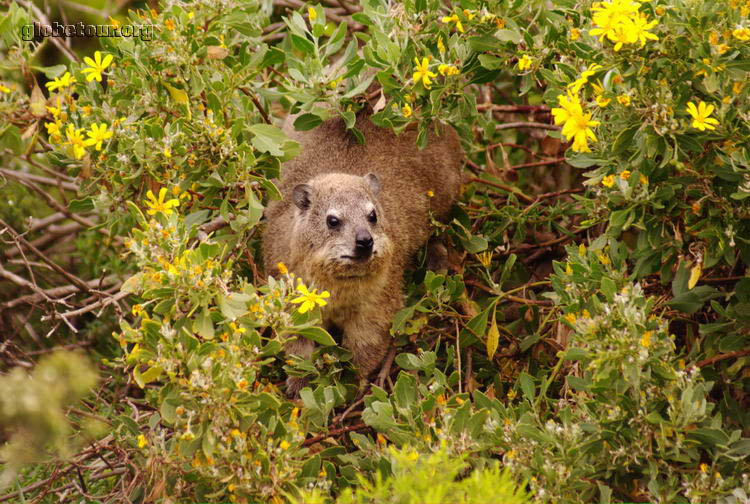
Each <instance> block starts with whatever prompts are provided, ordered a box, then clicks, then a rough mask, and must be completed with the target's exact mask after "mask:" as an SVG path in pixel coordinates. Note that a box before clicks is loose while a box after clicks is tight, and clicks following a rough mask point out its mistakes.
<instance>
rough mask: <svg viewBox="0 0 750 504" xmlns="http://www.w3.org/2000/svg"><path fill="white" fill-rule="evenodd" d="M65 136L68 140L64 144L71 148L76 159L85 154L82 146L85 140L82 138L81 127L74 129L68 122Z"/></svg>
mask: <svg viewBox="0 0 750 504" xmlns="http://www.w3.org/2000/svg"><path fill="white" fill-rule="evenodd" d="M65 136H66V137H67V139H68V141H67V142H65V144H66V145H70V147H71V149H72V150H73V156H74V157H75V158H76V159H81V158H82V157H83V156H84V155H85V154H86V148H85V147H84V145H85V142H84V140H83V129H75V127H74V126H73V125H72V124H68V128H67V129H66V130H65Z"/></svg>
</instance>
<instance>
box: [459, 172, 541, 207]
mask: <svg viewBox="0 0 750 504" xmlns="http://www.w3.org/2000/svg"><path fill="white" fill-rule="evenodd" d="M469 182H476V183H478V184H485V185H488V186H492V187H497V188H498V189H502V190H503V191H508V192H509V193H513V194H515V195H516V196H518V197H519V198H521V199H522V200H524V201H525V202H526V203H533V202H534V198H532V197H531V196H527V195H525V194H524V193H523V192H521V190H520V189H519V188H517V187H512V186H509V185H505V184H500V183H499V182H491V181H489V180H484V179H481V178H478V177H474V178H472V179H470V180H469Z"/></svg>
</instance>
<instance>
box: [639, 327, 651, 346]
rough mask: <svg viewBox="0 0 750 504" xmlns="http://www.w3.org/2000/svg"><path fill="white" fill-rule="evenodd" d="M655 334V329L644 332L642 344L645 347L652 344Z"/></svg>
mask: <svg viewBox="0 0 750 504" xmlns="http://www.w3.org/2000/svg"><path fill="white" fill-rule="evenodd" d="M652 334H653V331H646V332H645V333H643V336H642V337H641V346H642V347H644V348H648V347H649V346H650V345H651V335H652Z"/></svg>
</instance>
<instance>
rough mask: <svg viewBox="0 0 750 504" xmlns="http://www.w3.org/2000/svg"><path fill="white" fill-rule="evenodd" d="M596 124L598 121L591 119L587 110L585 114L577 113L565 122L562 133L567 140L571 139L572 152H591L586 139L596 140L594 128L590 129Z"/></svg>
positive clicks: (597, 124)
mask: <svg viewBox="0 0 750 504" xmlns="http://www.w3.org/2000/svg"><path fill="white" fill-rule="evenodd" d="M596 126H599V121H592V120H591V113H590V112H589V113H587V114H586V115H577V116H575V117H573V120H571V121H568V122H567V123H565V126H564V127H563V131H562V133H563V135H565V137H566V138H567V139H568V140H570V139H571V138H572V139H573V147H572V148H573V151H574V152H591V149H589V145H588V142H587V139H589V138H590V139H591V140H593V141H594V142H596V141H597V139H596V135H594V130H592V129H591V128H594V127H596Z"/></svg>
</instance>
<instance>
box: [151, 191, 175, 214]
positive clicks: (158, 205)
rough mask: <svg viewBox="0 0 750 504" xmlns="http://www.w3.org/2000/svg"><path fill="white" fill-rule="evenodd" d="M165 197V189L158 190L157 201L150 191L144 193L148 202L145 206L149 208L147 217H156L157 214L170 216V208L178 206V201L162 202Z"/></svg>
mask: <svg viewBox="0 0 750 504" xmlns="http://www.w3.org/2000/svg"><path fill="white" fill-rule="evenodd" d="M166 195H167V188H166V187H162V188H161V189H159V199H156V197H155V196H154V193H153V192H151V190H150V189H149V190H148V192H147V193H146V198H148V200H147V201H146V205H147V206H148V207H149V210H148V211H147V213H148V214H149V215H156V213H157V212H161V213H163V214H164V215H171V213H172V208H174V207H176V206H178V205H179V204H180V201H179V200H176V199H170V200H167V201H164V198H165V197H166Z"/></svg>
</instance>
